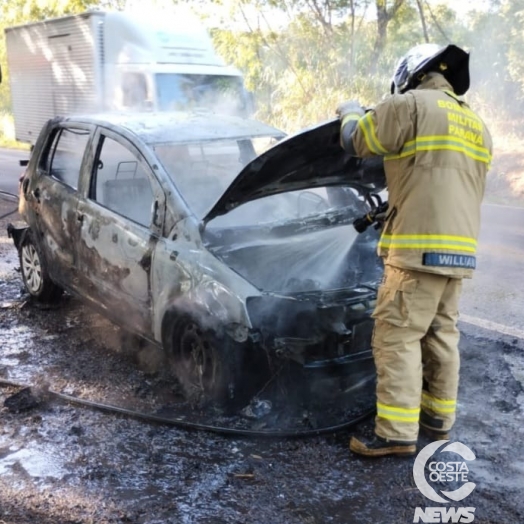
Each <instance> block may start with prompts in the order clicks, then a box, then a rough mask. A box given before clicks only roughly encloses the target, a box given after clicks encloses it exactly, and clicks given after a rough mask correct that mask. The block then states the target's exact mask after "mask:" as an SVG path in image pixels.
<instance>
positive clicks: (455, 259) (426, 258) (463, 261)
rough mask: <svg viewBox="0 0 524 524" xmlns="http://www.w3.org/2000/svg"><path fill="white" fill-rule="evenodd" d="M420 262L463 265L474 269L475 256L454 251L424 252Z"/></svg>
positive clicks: (427, 264) (453, 265)
mask: <svg viewBox="0 0 524 524" xmlns="http://www.w3.org/2000/svg"><path fill="white" fill-rule="evenodd" d="M422 264H423V265H424V266H440V267H465V268H468V269H475V267H476V266H477V263H476V258H475V257H472V256H468V255H456V254H454V253H424V254H423V255H422Z"/></svg>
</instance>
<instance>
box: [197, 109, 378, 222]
mask: <svg viewBox="0 0 524 524" xmlns="http://www.w3.org/2000/svg"><path fill="white" fill-rule="evenodd" d="M324 186H351V187H355V188H356V189H358V190H359V191H360V192H361V193H370V192H377V191H380V190H382V189H384V187H385V186H386V181H385V175H384V165H383V158H382V157H373V158H367V159H358V158H355V157H352V156H349V155H348V154H347V153H346V152H345V151H344V150H343V149H342V147H341V146H340V121H339V120H338V119H335V120H331V121H329V122H326V123H323V124H319V125H317V126H315V127H312V128H309V129H306V130H305V131H302V132H300V133H297V134H295V135H292V136H290V137H288V138H286V139H284V140H282V141H281V142H279V143H278V144H276V145H275V146H273V147H272V148H270V149H268V150H267V151H266V152H265V153H263V154H261V155H260V156H258V157H257V158H255V160H253V161H252V162H250V163H249V164H248V165H247V166H246V167H245V168H244V169H243V170H242V171H241V172H240V174H239V175H238V176H237V177H236V178H235V180H234V181H233V183H232V184H231V185H230V186H229V187H228V189H227V190H226V191H225V193H224V194H223V195H222V197H220V199H219V200H218V201H217V202H216V204H215V205H214V206H213V208H212V209H211V211H210V212H209V213H208V214H207V216H206V217H205V218H204V222H205V223H206V222H209V221H210V220H212V219H213V218H216V217H217V216H219V215H224V214H226V213H227V212H229V211H231V210H232V209H234V208H236V207H238V206H240V205H241V204H244V203H246V202H249V201H250V200H256V199H257V198H262V197H266V196H270V195H275V194H277V193H284V192H287V191H295V190H301V189H310V188H315V187H324Z"/></svg>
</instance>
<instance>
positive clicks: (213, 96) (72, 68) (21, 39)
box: [5, 11, 253, 144]
mask: <svg viewBox="0 0 524 524" xmlns="http://www.w3.org/2000/svg"><path fill="white" fill-rule="evenodd" d="M5 35H6V46H7V62H8V68H9V73H10V84H11V99H12V110H13V116H14V122H15V136H16V139H17V140H20V141H23V142H29V143H31V144H34V142H35V141H36V138H37V137H38V133H39V132H40V129H41V128H42V126H43V125H44V123H45V122H46V121H47V120H48V119H50V118H53V117H55V116H66V115H70V114H92V113H101V112H108V111H110V112H115V111H117V112H121V111H135V112H136V111H170V110H174V111H180V110H183V111H193V110H201V109H205V110H208V111H212V112H215V113H224V114H230V115H236V116H249V115H250V114H251V113H252V111H253V106H252V99H251V97H250V94H249V93H248V92H247V91H246V90H245V89H244V84H243V79H242V76H241V73H240V72H239V71H238V70H237V69H235V68H234V67H231V66H228V65H226V64H225V63H224V62H223V60H222V59H221V58H220V57H219V56H218V55H217V54H216V52H215V50H214V48H213V45H212V42H211V38H210V37H209V35H208V33H207V32H206V31H205V29H204V28H203V27H202V26H201V25H199V24H198V23H195V20H189V21H188V20H187V19H186V18H185V17H178V18H177V17H173V18H172V17H165V16H164V17H157V18H156V19H151V18H150V17H146V18H145V19H144V18H141V17H136V16H133V15H130V14H128V13H123V12H103V11H90V12H86V13H82V14H79V15H72V16H64V17H61V18H55V19H50V20H46V21H43V22H36V23H30V24H24V25H19V26H14V27H9V28H6V29H5Z"/></svg>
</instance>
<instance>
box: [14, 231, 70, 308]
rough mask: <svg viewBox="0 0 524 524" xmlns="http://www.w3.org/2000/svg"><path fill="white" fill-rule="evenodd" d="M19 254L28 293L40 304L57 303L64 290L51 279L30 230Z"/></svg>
mask: <svg viewBox="0 0 524 524" xmlns="http://www.w3.org/2000/svg"><path fill="white" fill-rule="evenodd" d="M18 253H19V256H20V268H21V270H22V278H23V280H24V285H25V288H26V289H27V291H28V293H29V294H30V295H31V296H33V297H35V298H36V299H37V300H38V301H39V302H46V303H52V302H57V301H58V300H59V299H60V297H61V296H62V292H63V291H62V288H60V287H58V286H57V285H56V284H55V283H54V282H53V281H52V280H51V279H50V278H49V273H48V271H47V266H46V262H45V259H44V257H43V256H42V254H41V252H40V249H39V248H38V246H37V244H36V242H35V241H34V239H33V233H32V232H31V231H30V230H28V231H27V232H26V234H25V235H24V238H23V239H22V242H21V244H20V247H19V251H18Z"/></svg>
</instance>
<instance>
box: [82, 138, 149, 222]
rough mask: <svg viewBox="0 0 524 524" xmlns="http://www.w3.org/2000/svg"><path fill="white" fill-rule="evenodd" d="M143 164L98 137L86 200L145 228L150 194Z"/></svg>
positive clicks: (109, 139) (124, 149)
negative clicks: (90, 200)
mask: <svg viewBox="0 0 524 524" xmlns="http://www.w3.org/2000/svg"><path fill="white" fill-rule="evenodd" d="M146 166H147V164H146V163H145V161H143V160H139V158H138V157H137V156H136V155H135V154H134V153H133V152H132V151H130V150H129V149H128V148H127V147H125V146H124V145H122V144H121V143H120V142H117V141H116V140H114V139H112V138H110V137H107V136H104V135H102V137H101V140H100V143H99V145H98V151H97V155H96V157H95V163H94V169H93V177H92V180H91V188H90V197H91V198H92V199H93V200H94V201H95V202H98V203H99V204H101V205H102V206H104V207H106V208H108V209H110V210H111V211H114V212H115V213H118V214H119V215H122V216H124V217H126V218H129V219H131V220H133V221H134V222H136V223H138V224H141V225H143V226H146V227H148V226H149V225H150V223H151V209H152V204H153V191H152V188H151V183H150V181H149V179H148V175H147V172H146V169H147V168H146Z"/></svg>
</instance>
